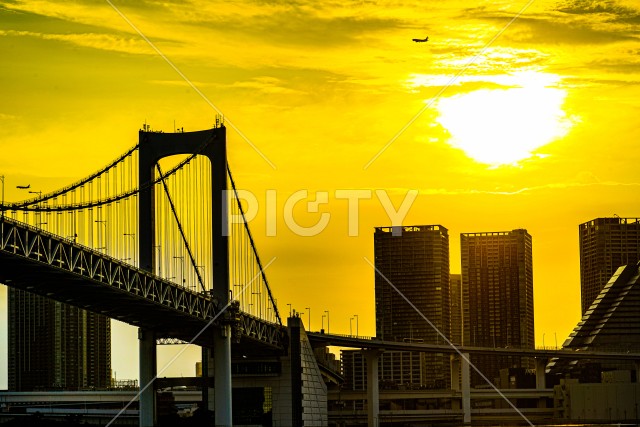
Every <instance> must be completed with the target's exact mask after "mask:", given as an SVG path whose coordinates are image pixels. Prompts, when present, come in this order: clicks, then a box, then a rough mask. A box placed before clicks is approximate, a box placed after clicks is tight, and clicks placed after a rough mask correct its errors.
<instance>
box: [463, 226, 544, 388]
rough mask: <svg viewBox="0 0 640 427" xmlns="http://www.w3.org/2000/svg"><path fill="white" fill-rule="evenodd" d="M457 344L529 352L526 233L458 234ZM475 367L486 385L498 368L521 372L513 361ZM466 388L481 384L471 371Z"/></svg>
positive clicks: (489, 360)
mask: <svg viewBox="0 0 640 427" xmlns="http://www.w3.org/2000/svg"><path fill="white" fill-rule="evenodd" d="M460 248H461V257H462V286H463V300H464V302H465V304H466V305H467V307H468V311H466V310H465V312H464V320H463V323H464V331H463V335H464V337H463V340H464V344H465V345H470V346H480V347H512V348H513V347H516V348H534V346H535V342H534V340H535V337H534V315H533V260H532V240H531V235H529V233H528V232H527V231H526V230H522V229H519V230H513V231H507V232H487V233H462V234H461V235H460ZM472 362H474V364H476V367H477V368H478V369H479V370H480V371H481V372H482V373H483V374H484V376H485V377H486V378H487V379H488V380H490V381H494V382H495V381H496V379H497V378H499V375H500V369H503V368H512V367H525V368H528V367H530V365H531V361H529V360H526V359H523V360H520V358H517V357H495V356H477V357H475V358H473V359H472ZM472 384H474V385H480V384H486V380H485V379H484V378H482V376H480V375H479V374H478V373H477V372H475V371H473V372H472Z"/></svg>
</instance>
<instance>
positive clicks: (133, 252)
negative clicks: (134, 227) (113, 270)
mask: <svg viewBox="0 0 640 427" xmlns="http://www.w3.org/2000/svg"><path fill="white" fill-rule="evenodd" d="M122 235H123V236H125V237H131V251H130V252H129V257H130V258H131V259H133V260H134V262H135V259H136V248H135V244H136V237H135V236H136V233H122ZM125 246H126V245H125ZM126 250H127V251H128V249H126Z"/></svg>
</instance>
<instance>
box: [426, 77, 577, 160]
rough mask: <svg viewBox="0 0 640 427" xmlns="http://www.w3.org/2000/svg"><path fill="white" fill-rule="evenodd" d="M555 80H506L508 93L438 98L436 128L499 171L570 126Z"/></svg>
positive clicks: (477, 92) (493, 91)
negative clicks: (441, 127)
mask: <svg viewBox="0 0 640 427" xmlns="http://www.w3.org/2000/svg"><path fill="white" fill-rule="evenodd" d="M554 77H555V76H551V75H545V74H543V73H521V74H519V75H516V76H511V77H509V78H505V79H504V80H505V83H506V82H509V81H510V80H512V81H513V83H511V84H509V86H511V87H509V88H507V89H480V90H475V91H473V92H469V93H463V94H458V95H454V96H451V97H449V98H442V99H440V100H438V102H437V109H438V112H439V116H438V118H437V120H438V122H439V123H440V124H441V125H442V126H443V127H444V128H445V129H446V131H447V132H448V134H449V136H450V137H449V139H448V143H449V144H451V145H452V146H454V147H456V148H460V149H462V150H463V151H464V152H465V153H466V155H467V156H469V157H471V158H473V159H474V160H476V161H478V162H480V163H485V164H489V165H492V166H499V165H504V164H515V163H517V162H519V161H521V160H523V159H526V158H529V157H532V156H534V155H541V153H539V152H536V150H537V149H538V148H540V147H542V146H544V145H547V144H549V143H550V142H552V141H554V140H556V139H558V138H560V137H563V136H564V135H566V133H567V132H568V130H569V128H570V127H571V122H570V120H569V119H568V118H567V116H566V114H565V112H564V111H563V110H562V105H563V102H564V99H565V96H566V92H565V91H564V90H563V89H559V88H557V87H554V86H553V85H554V84H555V83H556V81H557V79H556V78H554Z"/></svg>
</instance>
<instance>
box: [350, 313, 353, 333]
mask: <svg viewBox="0 0 640 427" xmlns="http://www.w3.org/2000/svg"><path fill="white" fill-rule="evenodd" d="M349 336H350V337H352V336H353V317H350V318H349Z"/></svg>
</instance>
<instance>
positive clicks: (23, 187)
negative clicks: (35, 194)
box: [16, 184, 31, 190]
mask: <svg viewBox="0 0 640 427" xmlns="http://www.w3.org/2000/svg"><path fill="white" fill-rule="evenodd" d="M16 188H19V189H20V190H27V189H29V188H31V184H29V185H16Z"/></svg>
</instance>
